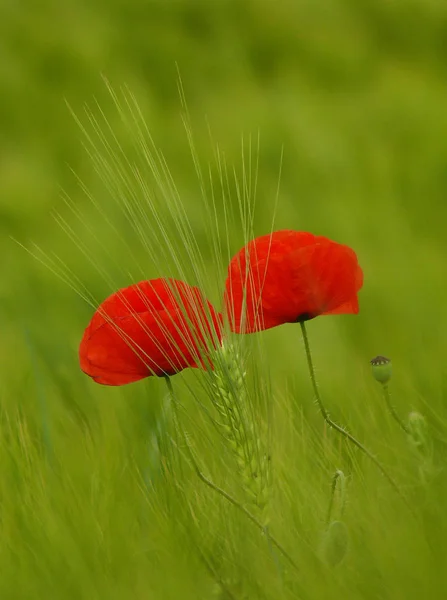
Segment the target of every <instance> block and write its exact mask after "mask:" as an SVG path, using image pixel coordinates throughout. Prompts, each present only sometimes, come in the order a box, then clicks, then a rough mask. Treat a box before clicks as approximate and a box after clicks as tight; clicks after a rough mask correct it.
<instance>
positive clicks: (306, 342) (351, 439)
mask: <svg viewBox="0 0 447 600" xmlns="http://www.w3.org/2000/svg"><path fill="white" fill-rule="evenodd" d="M300 326H301V332H302V334H303V340H304V348H305V350H306V357H307V365H308V367H309V373H310V378H311V381H312V387H313V390H314V394H315V399H316V401H317V405H318V408H319V409H320V411H321V414H322V415H323V419H324V420H325V421H326V423H327V424H328V425H329V427H332V429H335V431H338V433H340V434H341V435H342V436H343V437H345V438H346V439H347V440H348V441H349V442H351V444H353V445H354V446H356V447H357V448H358V449H359V450H361V451H362V452H363V453H364V454H366V456H367V457H368V458H369V459H370V460H371V461H372V462H373V463H374V464H375V465H376V467H377V468H378V469H379V471H380V472H381V473H382V475H383V476H384V477H385V479H387V481H388V482H389V483H390V485H391V486H392V487H393V488H394V489H395V490H396V492H397V493H398V494H399V496H401V497H402V494H401V492H400V490H399V488H398V486H397V484H396V483H395V482H394V480H393V479H392V477H391V476H390V475H388V473H387V471H386V470H385V468H384V467H383V466H382V464H381V463H380V461H379V460H377V458H376V457H375V456H374V454H372V452H370V450H368V448H366V446H364V445H363V444H362V443H361V442H359V441H358V439H357V438H355V437H354V436H353V435H352V434H350V433H349V431H346V430H345V429H343V427H341V426H340V425H338V423H336V422H335V421H333V420H332V419H331V417H330V416H329V413H328V411H327V410H326V407H325V406H324V404H323V401H322V400H321V396H320V392H319V390H318V385H317V380H316V377H315V369H314V365H313V361H312V354H311V352H310V346H309V338H308V336H307V330H306V326H305V324H304V322H300Z"/></svg>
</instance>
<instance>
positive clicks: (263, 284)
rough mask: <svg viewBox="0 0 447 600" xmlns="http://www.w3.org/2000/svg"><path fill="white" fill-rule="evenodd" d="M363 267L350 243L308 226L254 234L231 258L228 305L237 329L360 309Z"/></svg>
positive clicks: (245, 330)
mask: <svg viewBox="0 0 447 600" xmlns="http://www.w3.org/2000/svg"><path fill="white" fill-rule="evenodd" d="M362 285H363V273H362V269H361V268H360V266H359V264H358V260H357V256H356V253H355V252H354V250H352V248H350V247H349V246H345V245H343V244H338V243H337V242H334V241H332V240H330V239H328V238H326V237H323V236H316V235H313V234H311V233H307V232H303V231H292V230H282V231H275V232H273V233H271V234H268V235H265V236H261V237H258V238H255V239H254V240H252V241H251V242H249V243H248V244H247V245H246V246H245V247H244V248H242V249H241V250H240V251H239V252H238V253H237V254H236V256H234V257H233V259H232V260H231V262H230V265H229V268H228V277H227V280H226V286H225V308H226V312H227V316H228V320H229V323H230V327H231V329H232V330H233V331H235V332H236V333H252V332H255V331H261V330H264V329H269V328H271V327H276V326H278V325H282V324H283V323H297V322H300V321H306V320H309V319H313V318H314V317H317V316H318V315H329V314H349V313H350V314H356V313H358V311H359V305H358V298H357V293H358V291H359V290H360V288H361V287H362Z"/></svg>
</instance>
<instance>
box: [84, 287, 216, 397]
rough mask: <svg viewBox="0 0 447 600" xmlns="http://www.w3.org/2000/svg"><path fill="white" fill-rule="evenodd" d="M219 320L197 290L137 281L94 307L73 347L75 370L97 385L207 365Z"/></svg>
mask: <svg viewBox="0 0 447 600" xmlns="http://www.w3.org/2000/svg"><path fill="white" fill-rule="evenodd" d="M221 322H222V316H221V315H220V314H219V313H216V311H215V310H214V308H213V306H212V305H211V304H210V303H209V302H208V301H207V300H206V299H205V298H204V297H203V295H202V293H201V291H200V290H199V289H198V288H196V287H191V286H189V285H188V284H186V283H184V282H182V281H176V280H174V279H153V280H150V281H142V282H140V283H137V284H135V285H131V286H129V287H127V288H123V289H121V290H119V291H117V292H116V293H114V294H112V295H111V296H110V297H109V298H107V300H105V301H104V302H103V303H102V304H101V305H100V306H99V308H98V309H97V311H96V312H95V314H94V315H93V318H92V320H91V322H90V324H89V326H88V327H87V329H86V330H85V332H84V336H83V338H82V341H81V345H80V347H79V360H80V364H81V369H82V370H83V371H84V373H86V374H87V375H89V376H90V377H92V378H93V379H94V380H95V381H96V382H97V383H101V384H103V385H124V384H126V383H132V382H134V381H138V380H139V379H143V378H144V377H149V376H151V375H157V376H164V375H173V374H175V373H178V372H179V371H181V370H182V369H185V368H186V367H202V368H206V367H209V368H211V367H212V365H211V362H210V359H209V349H210V347H211V346H215V345H216V344H217V343H220V341H221V338H222V326H221Z"/></svg>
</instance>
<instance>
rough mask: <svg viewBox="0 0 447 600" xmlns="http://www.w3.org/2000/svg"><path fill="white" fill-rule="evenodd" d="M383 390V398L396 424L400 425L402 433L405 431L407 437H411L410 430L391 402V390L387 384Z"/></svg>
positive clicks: (383, 386)
mask: <svg viewBox="0 0 447 600" xmlns="http://www.w3.org/2000/svg"><path fill="white" fill-rule="evenodd" d="M382 390H383V397H384V399H385V403H386V405H387V408H388V410H389V411H390V413H391V416H392V417H393V419H394V420H395V421H396V423H397V424H398V425H399V427H400V428H401V429H402V431H404V432H405V433H406V434H407V435H410V430H409V429H408V427H407V426H406V425H405V423H404V422H403V421H402V419H401V418H400V417H399V415H398V414H397V412H396V409H395V408H394V406H393V404H392V402H391V395H390V390H389V389H388V386H387V385H386V383H385V384H383V385H382Z"/></svg>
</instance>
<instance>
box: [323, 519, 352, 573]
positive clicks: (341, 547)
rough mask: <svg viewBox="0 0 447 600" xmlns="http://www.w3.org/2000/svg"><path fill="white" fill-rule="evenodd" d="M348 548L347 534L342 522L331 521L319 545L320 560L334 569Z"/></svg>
mask: <svg viewBox="0 0 447 600" xmlns="http://www.w3.org/2000/svg"><path fill="white" fill-rule="evenodd" d="M348 546H349V532H348V528H347V527H346V525H345V524H344V523H343V521H332V522H331V523H330V525H329V527H328V528H327V530H326V532H325V534H324V537H323V542H322V545H321V552H322V558H323V560H324V561H325V563H326V564H328V565H329V566H331V567H336V566H337V565H339V564H340V563H341V562H342V561H343V559H344V558H345V556H346V554H347V552H348Z"/></svg>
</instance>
